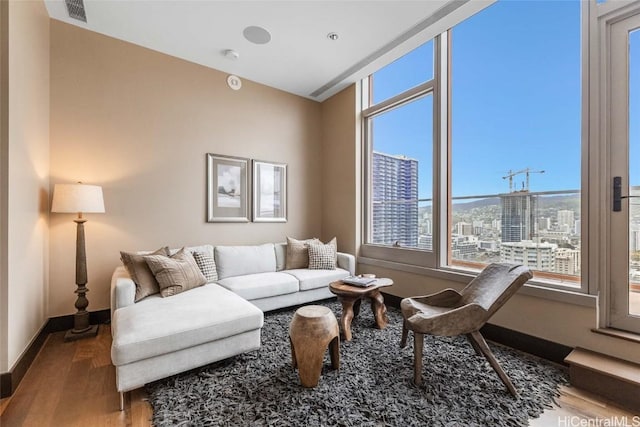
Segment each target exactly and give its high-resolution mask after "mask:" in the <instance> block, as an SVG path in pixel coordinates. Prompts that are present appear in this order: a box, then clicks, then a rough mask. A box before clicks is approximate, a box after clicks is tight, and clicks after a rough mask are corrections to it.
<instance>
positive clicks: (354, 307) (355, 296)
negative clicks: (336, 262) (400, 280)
mask: <svg viewBox="0 0 640 427" xmlns="http://www.w3.org/2000/svg"><path fill="white" fill-rule="evenodd" d="M391 285H393V280H391V279H387V278H379V279H376V281H375V283H374V284H373V285H371V286H367V287H360V286H353V285H349V284H346V283H344V282H342V281H341V280H338V281H337V282H333V283H331V284H330V285H329V290H330V291H331V292H333V293H334V294H335V295H336V296H337V297H338V300H339V301H340V302H341V303H342V316H341V317H340V326H341V327H342V333H343V334H344V339H345V340H346V341H351V338H352V335H351V321H352V320H353V318H354V317H355V316H357V315H358V313H359V312H360V303H361V302H362V298H370V299H371V311H373V316H374V317H375V320H376V327H377V328H378V329H384V328H385V327H386V326H387V323H388V322H389V320H388V318H387V307H386V306H385V305H384V297H383V296H382V294H381V293H380V288H384V287H386V286H391Z"/></svg>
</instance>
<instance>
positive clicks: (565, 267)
mask: <svg viewBox="0 0 640 427" xmlns="http://www.w3.org/2000/svg"><path fill="white" fill-rule="evenodd" d="M555 271H556V273H560V274H568V275H571V276H576V275H578V274H579V273H580V250H578V249H567V248H558V250H557V251H556V269H555Z"/></svg>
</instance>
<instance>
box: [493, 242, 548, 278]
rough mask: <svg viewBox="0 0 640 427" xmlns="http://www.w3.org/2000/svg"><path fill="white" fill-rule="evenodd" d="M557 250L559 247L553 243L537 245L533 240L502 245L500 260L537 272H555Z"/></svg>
mask: <svg viewBox="0 0 640 427" xmlns="http://www.w3.org/2000/svg"><path fill="white" fill-rule="evenodd" d="M557 250H558V245H555V244H553V243H535V242H532V241H531V240H524V241H522V242H508V243H502V245H500V260H501V261H503V262H509V263H513V264H522V265H526V266H527V267H530V268H531V269H535V270H541V271H555V266H556V251H557Z"/></svg>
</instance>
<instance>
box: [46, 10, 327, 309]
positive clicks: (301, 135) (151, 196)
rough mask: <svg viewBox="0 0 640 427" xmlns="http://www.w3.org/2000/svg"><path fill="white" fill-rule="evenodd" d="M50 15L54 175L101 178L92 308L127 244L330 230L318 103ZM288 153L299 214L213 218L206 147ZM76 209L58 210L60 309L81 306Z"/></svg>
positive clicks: (258, 154) (99, 305) (56, 292)
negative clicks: (266, 220) (324, 214)
mask: <svg viewBox="0 0 640 427" xmlns="http://www.w3.org/2000/svg"><path fill="white" fill-rule="evenodd" d="M226 77H227V75H226V74H224V73H222V72H218V71H215V70H212V69H208V68H205V67H202V66H199V65H195V64H192V63H189V62H186V61H183V60H179V59H176V58H173V57H170V56H167V55H163V54H160V53H157V52H154V51H151V50H148V49H144V48H141V47H138V46H135V45H132V44H128V43H125V42H122V41H118V40H115V39H112V38H109V37H105V36H102V35H99V34H96V33H92V32H88V31H85V30H83V29H80V28H78V27H75V26H71V25H67V24H64V23H61V22H58V21H52V22H51V184H52V185H53V184H54V183H58V182H74V181H78V180H80V181H83V182H85V183H88V184H97V185H102V186H103V190H104V197H105V205H106V206H105V207H106V213H105V214H90V215H87V218H88V222H87V223H86V224H85V234H86V239H87V259H88V275H89V283H88V287H89V289H90V292H89V294H88V298H89V301H90V305H89V310H98V309H105V308H108V307H109V281H110V277H111V273H112V271H113V269H114V267H116V266H117V265H119V263H120V261H119V251H120V250H137V249H155V248H157V247H159V246H161V245H170V246H173V247H178V246H181V245H197V244H203V243H211V244H253V243H262V242H273V241H283V240H284V239H285V237H286V236H288V235H289V236H298V237H308V236H318V235H320V232H321V213H320V209H321V188H322V187H321V176H320V172H321V166H320V162H319V161H318V159H319V158H320V155H321V146H320V143H321V141H320V137H321V121H320V104H318V103H316V102H313V101H309V100H305V99H303V98H300V97H297V96H294V95H290V94H287V93H284V92H282V91H278V90H275V89H272V88H269V87H266V86H263V85H259V84H256V83H253V82H251V81H246V80H245V81H244V82H243V86H242V89H241V90H239V91H233V90H231V89H229V88H228V87H227V85H226ZM206 153H217V154H225V155H233V156H241V157H249V158H254V159H261V160H271V161H278V162H285V163H287V164H288V202H289V221H288V222H287V223H282V224H258V223H255V224H254V223H242V224H233V223H206V222H205V201H206V198H205V178H206V173H205V154H206ZM72 220H73V215H67V214H52V215H51V227H50V240H51V244H50V255H51V268H50V310H49V315H50V316H58V315H64V314H70V313H73V312H74V311H75V309H74V307H73V302H74V300H75V295H74V294H73V290H74V289H75V286H74V280H75V278H74V262H75V258H74V245H75V224H74V223H73V222H72Z"/></svg>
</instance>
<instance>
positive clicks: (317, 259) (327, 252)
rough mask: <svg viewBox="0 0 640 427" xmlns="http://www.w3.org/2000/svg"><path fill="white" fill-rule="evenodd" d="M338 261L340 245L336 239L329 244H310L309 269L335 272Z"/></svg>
mask: <svg viewBox="0 0 640 427" xmlns="http://www.w3.org/2000/svg"><path fill="white" fill-rule="evenodd" d="M337 260H338V243H337V240H336V238H335V237H334V238H333V239H331V241H329V243H327V244H326V245H325V244H322V243H309V269H310V270H335V269H336V262H337Z"/></svg>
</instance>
